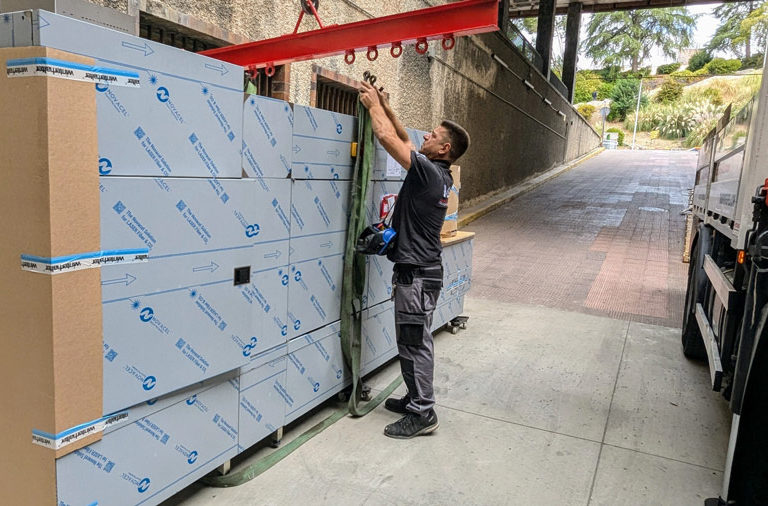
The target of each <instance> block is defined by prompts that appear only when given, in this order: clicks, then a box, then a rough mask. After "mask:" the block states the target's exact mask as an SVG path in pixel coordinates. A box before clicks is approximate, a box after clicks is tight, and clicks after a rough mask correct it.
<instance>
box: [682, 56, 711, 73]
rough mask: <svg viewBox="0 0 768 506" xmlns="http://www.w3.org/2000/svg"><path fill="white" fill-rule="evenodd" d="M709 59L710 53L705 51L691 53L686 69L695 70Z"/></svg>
mask: <svg viewBox="0 0 768 506" xmlns="http://www.w3.org/2000/svg"><path fill="white" fill-rule="evenodd" d="M710 61H712V55H711V54H709V53H708V52H706V51H697V52H696V53H694V54H693V56H691V59H690V60H688V70H690V71H691V72H695V71H697V70H699V69H701V68H704V65H706V64H707V63H709V62H710Z"/></svg>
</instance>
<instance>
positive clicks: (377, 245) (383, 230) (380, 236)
mask: <svg viewBox="0 0 768 506" xmlns="http://www.w3.org/2000/svg"><path fill="white" fill-rule="evenodd" d="M395 204H397V200H395ZM395 204H392V206H390V208H389V211H388V212H387V215H386V216H385V217H384V220H382V221H380V222H379V223H374V224H373V225H368V226H367V227H365V229H363V233H361V234H360V236H359V237H358V238H357V246H356V251H357V252H358V253H362V254H364V255H386V254H387V253H388V252H389V250H391V249H392V247H393V246H394V244H395V236H397V232H396V231H395V229H394V228H392V226H391V223H392V212H393V211H394V209H395Z"/></svg>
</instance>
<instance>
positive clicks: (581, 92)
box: [573, 71, 601, 104]
mask: <svg viewBox="0 0 768 506" xmlns="http://www.w3.org/2000/svg"><path fill="white" fill-rule="evenodd" d="M600 84H601V81H600V78H599V77H598V76H597V74H595V73H594V72H590V71H579V72H576V80H575V83H574V85H573V102H574V103H576V104H578V103H581V102H589V101H591V100H592V92H593V91H597V88H598V86H600Z"/></svg>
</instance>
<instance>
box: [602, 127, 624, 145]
mask: <svg viewBox="0 0 768 506" xmlns="http://www.w3.org/2000/svg"><path fill="white" fill-rule="evenodd" d="M605 131H606V132H615V133H617V134H619V146H623V145H624V130H622V129H621V128H617V127H611V128H607V129H606V130H605Z"/></svg>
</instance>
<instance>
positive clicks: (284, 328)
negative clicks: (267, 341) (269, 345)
mask: <svg viewBox="0 0 768 506" xmlns="http://www.w3.org/2000/svg"><path fill="white" fill-rule="evenodd" d="M280 335H283V336H287V335H288V325H283V328H281V329H280Z"/></svg>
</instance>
